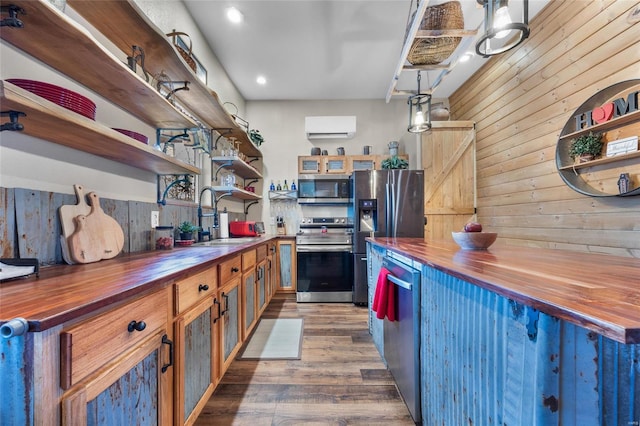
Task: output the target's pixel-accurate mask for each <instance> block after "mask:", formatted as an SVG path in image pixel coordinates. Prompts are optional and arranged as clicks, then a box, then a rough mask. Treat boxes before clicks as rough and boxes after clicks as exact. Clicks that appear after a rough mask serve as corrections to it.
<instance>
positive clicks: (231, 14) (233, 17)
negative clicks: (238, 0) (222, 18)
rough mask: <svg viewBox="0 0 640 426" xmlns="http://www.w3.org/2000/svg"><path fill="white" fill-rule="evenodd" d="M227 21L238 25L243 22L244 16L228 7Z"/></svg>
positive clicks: (233, 8)
mask: <svg viewBox="0 0 640 426" xmlns="http://www.w3.org/2000/svg"><path fill="white" fill-rule="evenodd" d="M227 19H228V20H229V21H231V22H233V23H234V24H239V23H240V22H242V21H243V19H244V15H242V12H240V11H239V10H238V9H236V8H235V7H230V8H228V9H227Z"/></svg>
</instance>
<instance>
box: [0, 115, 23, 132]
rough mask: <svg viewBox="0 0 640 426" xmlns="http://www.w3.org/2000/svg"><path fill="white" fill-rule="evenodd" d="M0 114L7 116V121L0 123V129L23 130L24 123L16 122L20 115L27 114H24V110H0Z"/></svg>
mask: <svg viewBox="0 0 640 426" xmlns="http://www.w3.org/2000/svg"><path fill="white" fill-rule="evenodd" d="M0 115H1V116H2V117H6V116H9V120H10V121H9V122H8V123H2V127H0V131H5V130H11V131H14V132H16V131H17V132H19V131H22V130H24V125H23V124H22V123H19V122H18V119H19V118H20V117H26V115H27V114H25V113H24V112H21V111H13V110H11V111H2V112H0Z"/></svg>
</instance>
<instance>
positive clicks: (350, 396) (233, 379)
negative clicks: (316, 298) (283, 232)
mask: <svg viewBox="0 0 640 426" xmlns="http://www.w3.org/2000/svg"><path fill="white" fill-rule="evenodd" d="M262 318H304V332H303V335H304V337H303V344H302V358H301V359H300V360H293V361H292V360H286V361H285V360H282V361H273V360H269V361H248V360H237V359H236V360H235V361H234V362H233V363H232V364H231V366H230V367H229V370H228V371H227V373H226V374H225V376H224V377H223V378H222V381H221V383H220V384H219V385H218V387H217V389H216V391H215V393H214V394H213V396H212V397H211V399H210V400H209V402H208V403H207V405H206V407H205V408H204V410H203V412H202V413H201V414H200V417H199V418H198V420H197V422H196V424H197V425H216V426H223V425H250V426H260V425H385V426H387V425H394V426H395V425H414V423H413V421H412V419H411V416H410V415H409V411H408V410H407V408H406V406H405V405H404V402H403V401H402V399H401V398H400V395H399V394H398V391H397V389H396V387H395V384H394V382H393V378H392V377H391V375H390V374H389V372H388V371H387V370H386V368H385V366H384V363H383V362H382V360H381V358H380V355H379V354H378V351H377V350H376V348H375V346H374V345H373V341H372V340H371V336H370V335H369V332H368V328H367V309H366V308H362V307H356V306H354V305H352V304H350V303H304V304H302V303H301V304H298V303H296V301H295V295H284V294H278V295H276V296H275V297H274V299H273V300H272V301H271V303H270V305H269V306H268V307H267V309H266V311H265V312H264V314H263V316H262Z"/></svg>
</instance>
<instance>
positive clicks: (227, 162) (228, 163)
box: [211, 156, 262, 179]
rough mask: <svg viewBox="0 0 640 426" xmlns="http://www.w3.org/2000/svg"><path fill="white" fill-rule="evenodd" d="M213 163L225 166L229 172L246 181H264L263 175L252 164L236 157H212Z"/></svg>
mask: <svg viewBox="0 0 640 426" xmlns="http://www.w3.org/2000/svg"><path fill="white" fill-rule="evenodd" d="M211 161H212V162H213V163H215V164H217V165H218V166H224V167H226V168H227V169H228V170H233V174H235V175H236V176H239V177H241V178H244V179H262V174H261V173H260V172H259V171H258V170H256V169H255V168H253V167H252V166H251V165H250V164H248V163H246V162H245V161H243V160H241V159H240V158H238V157H237V156H234V157H211Z"/></svg>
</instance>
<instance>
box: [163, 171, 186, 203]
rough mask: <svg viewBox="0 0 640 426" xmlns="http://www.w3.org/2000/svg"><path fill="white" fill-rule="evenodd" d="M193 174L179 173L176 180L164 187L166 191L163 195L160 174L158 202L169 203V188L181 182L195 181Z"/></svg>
mask: <svg viewBox="0 0 640 426" xmlns="http://www.w3.org/2000/svg"><path fill="white" fill-rule="evenodd" d="M191 176H192V175H189V174H185V175H183V177H180V176H179V175H178V179H176V180H174V181H173V182H171V183H170V184H169V185H167V187H166V188H165V189H164V192H163V193H162V196H160V175H158V177H157V187H158V204H162V205H163V206H165V205H167V194H168V193H169V190H170V189H171V188H172V187H173V186H175V185H178V184H180V183H189V184H193V182H191Z"/></svg>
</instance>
